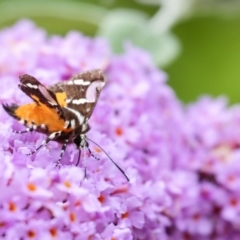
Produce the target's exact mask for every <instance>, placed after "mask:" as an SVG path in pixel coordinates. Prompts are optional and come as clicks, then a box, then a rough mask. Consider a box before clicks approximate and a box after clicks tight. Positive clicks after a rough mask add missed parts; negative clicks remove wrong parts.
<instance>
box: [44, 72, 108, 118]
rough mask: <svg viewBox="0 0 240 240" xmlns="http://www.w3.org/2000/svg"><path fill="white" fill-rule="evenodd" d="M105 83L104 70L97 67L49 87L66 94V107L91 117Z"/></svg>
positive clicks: (53, 90) (55, 91)
mask: <svg viewBox="0 0 240 240" xmlns="http://www.w3.org/2000/svg"><path fill="white" fill-rule="evenodd" d="M104 84H105V80H104V75H103V72H102V70H99V69H96V70H91V71H87V72H82V73H79V74H76V75H74V76H73V77H72V78H71V79H70V80H69V81H66V82H61V83H57V84H55V85H53V86H50V87H49V89H50V90H51V91H52V92H54V93H55V94H57V93H65V94H66V99H65V101H66V107H67V108H69V109H71V110H74V111H77V112H78V113H80V114H81V116H83V117H84V118H85V119H89V118H90V117H91V114H92V112H93V110H94V107H95V105H96V102H97V100H98V97H99V95H100V92H101V90H102V88H103V86H104Z"/></svg>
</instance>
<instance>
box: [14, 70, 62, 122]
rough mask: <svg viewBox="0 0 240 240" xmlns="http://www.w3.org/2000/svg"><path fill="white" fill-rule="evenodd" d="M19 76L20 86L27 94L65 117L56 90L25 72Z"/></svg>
mask: <svg viewBox="0 0 240 240" xmlns="http://www.w3.org/2000/svg"><path fill="white" fill-rule="evenodd" d="M19 78H20V84H19V85H18V86H19V88H20V89H21V90H22V91H23V92H24V93H25V94H26V95H28V96H29V97H30V98H32V99H33V100H34V101H35V102H36V103H37V104H39V105H40V104H43V105H45V106H46V107H48V108H51V109H55V110H56V112H57V113H58V115H59V117H60V118H63V119H64V115H63V111H62V108H61V106H60V105H59V103H58V101H57V98H56V95H55V93H54V92H52V91H51V90H50V89H48V88H46V87H45V86H44V85H42V84H41V83H40V82H39V81H38V80H37V79H36V78H34V77H32V76H30V75H28V74H24V75H22V76H20V77H19Z"/></svg>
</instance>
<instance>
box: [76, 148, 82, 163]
mask: <svg viewBox="0 0 240 240" xmlns="http://www.w3.org/2000/svg"><path fill="white" fill-rule="evenodd" d="M81 152H82V149H81V148H79V151H78V160H77V163H76V166H78V164H79V163H80V160H81Z"/></svg>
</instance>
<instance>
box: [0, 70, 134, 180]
mask: <svg viewBox="0 0 240 240" xmlns="http://www.w3.org/2000/svg"><path fill="white" fill-rule="evenodd" d="M19 78H20V84H19V85H18V86H19V88H20V89H21V90H22V91H23V92H24V93H25V94H26V95H27V96H29V97H30V98H31V99H32V100H33V102H32V103H29V104H24V105H22V106H18V105H15V104H12V105H7V104H3V108H4V109H5V111H6V112H7V113H8V114H9V115H10V116H12V117H14V118H15V119H17V120H18V121H19V122H20V123H22V124H24V125H25V126H26V130H24V131H19V132H18V133H26V132H32V131H37V132H41V133H44V134H46V135H47V138H46V139H45V140H44V141H43V142H42V144H41V145H40V146H39V147H37V148H36V149H35V150H34V151H33V152H32V153H31V154H33V153H35V152H37V151H38V150H39V149H40V148H41V147H43V146H45V145H47V143H48V142H49V141H57V142H60V143H62V144H63V145H62V149H61V153H60V156H59V159H58V160H57V162H56V165H59V164H60V161H61V159H62V156H63V154H64V152H65V150H66V147H67V145H68V144H70V143H74V144H75V145H76V147H77V149H79V155H78V161H77V165H78V164H79V161H80V158H81V152H82V150H83V149H87V150H88V151H89V153H90V154H91V155H92V156H93V157H95V156H94V154H93V153H92V151H91V150H90V148H89V143H88V141H91V142H93V143H94V144H96V145H97V146H98V147H100V146H99V145H98V144H97V143H95V142H94V141H92V140H90V139H89V138H87V135H86V134H87V132H88V131H89V130H90V126H89V123H88V121H89V119H90V117H91V115H92V113H93V110H94V108H95V106H96V103H97V101H98V98H99V96H100V93H101V90H102V88H103V87H104V85H105V78H104V75H103V72H102V70H100V69H96V70H91V71H86V72H82V73H78V74H76V75H74V76H73V77H72V78H71V79H70V80H68V81H65V82H59V83H56V84H54V85H52V86H49V87H45V86H44V85H43V84H41V83H40V82H39V81H38V80H37V79H36V78H35V77H33V76H30V75H28V74H24V75H22V76H20V77H19ZM100 148H101V147H100ZM101 149H102V148H101ZM102 150H103V149H102ZM103 152H104V153H105V154H106V155H107V156H108V157H109V159H110V160H111V161H112V162H113V164H114V165H115V166H116V167H117V168H118V169H119V170H120V171H121V172H122V173H123V175H124V176H125V177H126V179H127V180H128V181H129V179H128V177H127V175H126V174H125V173H124V171H123V170H122V169H121V168H120V167H119V166H118V165H117V164H116V163H115V162H114V161H113V159H111V158H110V156H109V155H108V154H107V153H106V151H104V150H103ZM95 158H96V157H95ZM97 159H98V158H97ZM85 177H86V167H85Z"/></svg>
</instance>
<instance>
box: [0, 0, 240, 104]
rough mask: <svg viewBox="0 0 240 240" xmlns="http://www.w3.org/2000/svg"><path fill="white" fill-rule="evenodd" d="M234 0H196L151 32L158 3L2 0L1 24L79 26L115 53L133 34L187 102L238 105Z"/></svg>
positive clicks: (239, 47) (53, 29)
mask: <svg viewBox="0 0 240 240" xmlns="http://www.w3.org/2000/svg"><path fill="white" fill-rule="evenodd" d="M171 1H172V2H173V1H174V0H171ZM176 1H178V2H179V0H176ZM181 1H182V2H184V0H181ZM188 1H189V0H188ZM192 1H193V0H192ZM199 1H200V0H199ZM149 2H150V0H149ZM159 2H160V1H159ZM186 2H187V0H185V3H186ZM210 2H211V4H209V3H210ZM220 2H221V1H220ZM230 2H231V4H232V5H229V6H230V8H224V6H223V5H220V4H218V3H217V1H214V0H209V2H206V4H204V1H201V8H199V6H200V5H198V4H197V3H199V2H197V0H195V3H196V5H195V6H191V8H190V10H189V9H188V11H185V15H184V14H182V15H181V17H178V18H177V19H176V20H175V21H174V23H173V24H172V25H171V26H170V27H169V28H168V29H167V31H166V32H167V34H165V33H166V32H164V34H163V33H162V32H161V33H160V32H158V30H157V31H156V32H155V31H149V25H148V24H149V22H150V21H151V19H152V17H153V16H155V14H157V13H158V12H159V10H161V8H162V6H159V4H157V1H156V2H155V4H152V5H149V4H143V3H141V2H137V1H134V0H98V1H97V0H95V1H94V0H88V1H87V0H85V1H83V0H82V1H77V0H75V1H74V0H65V1H63V0H51V1H46V0H42V1H31V0H21V1H20V0H8V1H3V0H1V1H0V27H1V28H3V27H6V26H10V25H11V24H13V23H14V22H16V21H17V20H18V19H21V18H30V19H32V20H34V21H35V22H36V23H37V25H39V26H41V27H44V28H45V29H46V30H47V31H48V33H49V34H52V33H54V34H62V35H63V34H66V33H67V32H68V31H70V30H79V31H82V32H83V33H84V34H87V35H90V36H94V35H96V34H100V35H103V36H106V37H108V38H109V39H110V41H112V46H113V50H115V51H116V52H121V45H122V41H123V39H122V38H127V37H128V36H129V38H130V39H132V41H133V42H134V43H135V44H137V45H139V46H140V47H144V48H146V49H148V50H149V51H152V53H153V58H154V59H155V61H156V64H157V65H158V66H159V67H160V68H163V69H164V70H165V71H166V72H167V74H168V75H169V84H170V85H171V86H172V87H173V88H174V90H175V91H176V94H177V95H178V97H179V98H180V100H182V101H183V102H186V103H187V102H191V101H195V100H196V99H197V98H198V97H199V96H201V95H203V94H209V95H212V96H219V95H227V96H228V98H229V102H230V103H231V104H233V103H238V102H240V67H239V65H240V31H239V30H240V12H239V11H238V9H239V5H238V4H239V1H233V0H232V1H230ZM194 7H195V8H194ZM118 9H121V11H120V12H116V10H118ZM196 9H197V10H196ZM199 9H200V10H199ZM183 10H185V9H183ZM225 10H226V11H225ZM125 12H126V15H125ZM183 12H184V11H183ZM125 16H126V17H125ZM115 24H116V25H115ZM115 26H116V27H115ZM160 27H161V25H160ZM160 27H159V28H160ZM133 29H134V34H132V32H133ZM135 29H137V30H136V31H135ZM113 30H114V31H113ZM130 35H131V36H130ZM164 59H165V60H166V61H164Z"/></svg>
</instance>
